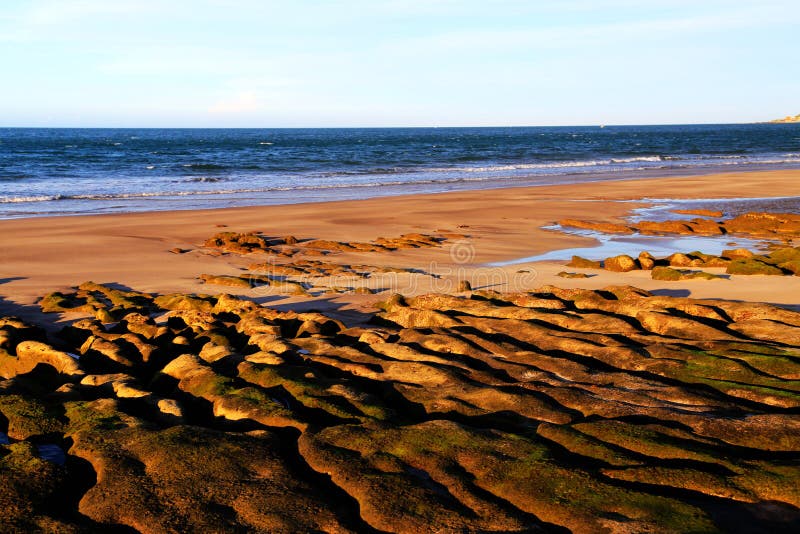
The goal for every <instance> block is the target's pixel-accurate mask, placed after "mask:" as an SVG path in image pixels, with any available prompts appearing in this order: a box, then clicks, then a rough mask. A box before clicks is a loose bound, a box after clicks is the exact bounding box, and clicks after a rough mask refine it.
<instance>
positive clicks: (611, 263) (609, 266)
mask: <svg viewBox="0 0 800 534" xmlns="http://www.w3.org/2000/svg"><path fill="white" fill-rule="evenodd" d="M603 266H604V268H605V269H606V270H607V271H614V272H618V273H626V272H628V271H633V270H635V269H638V268H639V266H638V265H637V264H636V260H634V259H633V258H631V257H630V256H628V255H627V254H621V255H619V256H614V257H613V258H606V260H605V261H604V262H603Z"/></svg>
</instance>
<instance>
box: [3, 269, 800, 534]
mask: <svg viewBox="0 0 800 534" xmlns="http://www.w3.org/2000/svg"><path fill="white" fill-rule="evenodd" d="M56 299H57V300H58V302H59V306H61V308H62V309H69V308H71V309H73V310H78V309H84V310H86V309H88V308H86V307H87V306H89V307H90V308H91V309H92V310H93V312H94V313H95V314H96V315H97V316H98V317H106V320H105V321H103V320H98V319H84V320H80V321H78V322H75V323H73V324H71V325H69V326H66V327H64V328H63V329H62V330H61V331H60V332H59V333H58V334H57V335H56V336H52V337H48V336H47V335H45V334H44V332H42V331H41V330H39V329H38V328H36V327H34V326H31V325H29V324H25V323H24V322H22V321H19V320H17V319H14V318H9V317H6V318H3V319H2V320H0V375H2V377H3V378H4V379H5V380H4V381H2V382H0V412H1V413H2V414H3V421H4V428H3V430H4V432H5V434H6V435H7V436H8V441H9V443H8V444H6V445H0V449H1V450H2V457H1V458H0V470H1V471H2V473H3V476H4V480H6V481H7V483H6V484H4V485H3V488H2V490H0V491H2V502H3V505H4V512H3V523H4V525H6V529H7V530H8V529H10V530H19V531H31V530H44V531H52V532H56V531H58V532H84V531H86V532H88V531H94V530H96V529H99V528H102V529H104V530H108V529H110V530H114V529H117V530H120V531H123V530H122V529H123V528H133V529H135V530H136V531H139V532H153V533H155V532H185V531H199V530H214V531H218V532H219V531H259V532H291V531H326V532H351V531H352V532H355V531H359V532H364V531H387V532H409V531H428V530H438V531H448V532H451V531H481V532H517V531H519V532H522V531H525V532H530V531H537V530H541V531H566V529H568V530H570V531H573V532H601V531H610V532H620V531H625V532H642V531H658V532H667V531H671V532H687V531H709V532H710V531H718V530H719V531H742V532H744V531H748V532H758V531H762V532H766V531H769V530H770V529H772V531H780V530H782V531H787V530H789V529H791V528H796V527H797V525H798V524H800V523H798V522H800V512H798V507H800V494H798V492H797V487H798V486H797V480H798V477H800V472H798V467H797V460H798V451H800V425H798V422H797V416H796V413H797V410H798V408H800V349H799V348H798V343H797V340H798V339H800V313H797V312H792V311H788V310H785V309H781V308H776V307H773V306H768V305H755V304H752V303H733V302H726V301H704V300H695V299H688V298H675V297H664V296H656V295H653V294H650V293H647V292H645V291H641V290H638V289H635V288H632V287H609V288H606V289H604V290H601V291H591V290H565V289H558V288H556V287H542V288H539V289H538V290H536V291H532V292H526V293H518V294H505V293H497V292H493V291H474V292H471V293H469V294H467V295H464V296H452V295H446V294H428V295H422V296H419V297H414V298H404V297H402V296H400V295H396V296H393V297H391V298H389V299H388V300H386V301H384V302H383V303H382V304H381V305H380V306H381V307H382V311H380V312H378V313H376V314H374V316H372V317H369V318H365V319H366V321H365V322H364V323H363V324H362V325H361V326H350V327H348V326H347V325H345V324H343V323H342V322H341V321H338V320H336V319H334V318H331V317H329V316H327V315H325V314H323V313H296V312H291V311H288V312H278V311H275V310H272V309H269V308H264V307H262V306H259V305H257V304H256V303H254V302H252V301H250V300H246V299H240V298H236V297H233V296H230V295H225V294H221V295H216V296H199V295H186V294H169V295H154V294H146V293H141V292H131V291H124V290H120V289H115V288H110V287H107V286H104V285H100V284H92V283H87V284H83V285H82V286H81V287H80V288H77V289H76V290H74V291H72V292H70V293H62V294H59V295H57V296H53V295H51V296H49V297H48V298H46V299H44V300H43V305H44V306H46V307H48V306H49V307H51V308H50V309H52V306H53V302H54V300H56ZM45 445H50V446H57V447H58V448H60V449H61V451H63V458H64V460H63V461H62V462H55V463H54V462H52V461H48V460H46V459H43V458H42V452H41V451H42V449H43V447H44V446H45ZM759 529H760V530H759Z"/></svg>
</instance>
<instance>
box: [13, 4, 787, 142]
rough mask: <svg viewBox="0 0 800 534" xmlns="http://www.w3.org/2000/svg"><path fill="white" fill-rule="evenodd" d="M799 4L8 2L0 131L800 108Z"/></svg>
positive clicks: (744, 113) (755, 117)
mask: <svg viewBox="0 0 800 534" xmlns="http://www.w3.org/2000/svg"><path fill="white" fill-rule="evenodd" d="M798 20H800V2H798V1H797V0H757V1H750V0H736V1H730V0H724V1H723V0H558V1H555V0H480V1H473V0H460V1H458V0H405V1H404V0H329V1H323V0H282V1H271V0H240V1H235V0H229V1H223V0H192V1H183V0H174V1H170V2H165V1H163V0H112V1H108V0H31V1H20V0H1V1H0V126H64V127H95V126H96V127H264V128H269V127H351V126H352V127H358V126H549V125H594V124H677V123H721V122H724V123H731V122H753V121H763V120H769V119H772V118H776V117H782V116H785V115H788V114H792V115H794V114H797V113H800V69H798V68H797V64H798V63H797V62H798V59H797V58H798V57H800V31H798Z"/></svg>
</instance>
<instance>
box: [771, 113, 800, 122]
mask: <svg viewBox="0 0 800 534" xmlns="http://www.w3.org/2000/svg"><path fill="white" fill-rule="evenodd" d="M769 122H771V123H783V122H800V114H798V115H795V116H794V117H792V116H791V115H786V116H785V117H784V118H782V119H775V120H771V121H769Z"/></svg>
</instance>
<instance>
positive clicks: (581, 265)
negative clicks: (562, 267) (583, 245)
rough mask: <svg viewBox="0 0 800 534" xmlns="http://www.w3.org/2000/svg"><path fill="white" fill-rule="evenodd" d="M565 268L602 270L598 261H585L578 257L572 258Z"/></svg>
mask: <svg viewBox="0 0 800 534" xmlns="http://www.w3.org/2000/svg"><path fill="white" fill-rule="evenodd" d="M567 267H577V268H578V269H602V268H603V267H602V264H601V263H600V262H599V261H592V260H587V259H586V258H581V257H580V256H572V260H571V261H570V262H569V263H568V264H567Z"/></svg>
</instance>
